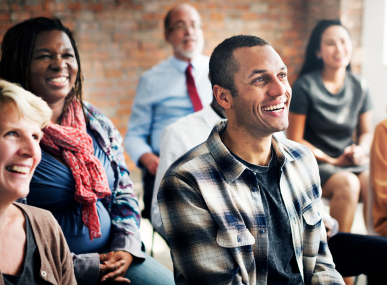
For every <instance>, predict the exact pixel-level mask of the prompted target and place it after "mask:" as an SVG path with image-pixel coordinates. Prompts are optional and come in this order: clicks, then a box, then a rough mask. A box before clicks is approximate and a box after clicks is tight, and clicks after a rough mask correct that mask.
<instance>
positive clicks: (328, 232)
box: [323, 219, 333, 240]
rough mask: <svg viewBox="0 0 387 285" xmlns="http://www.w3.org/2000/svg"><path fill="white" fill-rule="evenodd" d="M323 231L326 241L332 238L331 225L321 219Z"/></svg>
mask: <svg viewBox="0 0 387 285" xmlns="http://www.w3.org/2000/svg"><path fill="white" fill-rule="evenodd" d="M323 221H324V226H325V230H326V231H327V240H329V239H330V238H331V236H332V230H333V225H332V224H331V223H330V222H329V221H328V220H326V219H323Z"/></svg>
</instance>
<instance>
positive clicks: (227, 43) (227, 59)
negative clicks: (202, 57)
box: [210, 35, 271, 97]
mask: <svg viewBox="0 0 387 285" xmlns="http://www.w3.org/2000/svg"><path fill="white" fill-rule="evenodd" d="M265 45H268V46H271V44H270V43H269V42H268V41H266V40H264V39H261V38H259V37H256V36H247V35H239V36H233V37H231V38H228V39H226V40H224V41H223V42H222V43H220V44H219V45H218V46H217V47H216V48H215V49H214V51H213V52H212V55H211V58H210V79H211V85H212V88H214V86H215V84H217V85H219V86H221V87H223V88H226V89H228V90H230V92H231V95H232V96H233V97H235V96H237V95H238V91H237V90H236V87H235V83H234V74H235V73H237V72H238V71H239V63H238V61H237V60H236V59H235V58H234V56H233V53H234V51H235V50H236V49H238V48H244V47H255V46H265Z"/></svg>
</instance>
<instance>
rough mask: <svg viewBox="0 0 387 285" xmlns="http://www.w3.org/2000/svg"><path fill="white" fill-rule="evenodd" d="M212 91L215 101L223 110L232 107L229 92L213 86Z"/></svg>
mask: <svg viewBox="0 0 387 285" xmlns="http://www.w3.org/2000/svg"><path fill="white" fill-rule="evenodd" d="M212 91H213V92H214V96H215V98H216V101H217V102H218V104H219V105H220V106H222V107H223V109H225V110H227V109H230V108H231V107H232V96H231V92H230V90H228V89H226V88H223V87H221V86H219V85H218V84H215V85H214V88H213V89H212Z"/></svg>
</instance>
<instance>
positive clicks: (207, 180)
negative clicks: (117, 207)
mask: <svg viewBox="0 0 387 285" xmlns="http://www.w3.org/2000/svg"><path fill="white" fill-rule="evenodd" d="M210 77H211V83H212V87H213V92H214V96H215V97H216V99H217V101H218V103H219V104H220V105H221V106H222V107H223V108H224V109H225V111H226V114H227V117H228V120H227V121H221V122H220V123H218V124H217V125H216V126H215V127H214V129H213V131H212V133H211V135H210V136H209V138H208V140H207V141H206V142H204V143H203V144H201V145H199V146H197V147H196V148H194V149H192V150H191V151H189V152H187V153H186V154H185V155H183V156H182V157H180V158H179V159H178V160H177V161H175V163H174V164H172V166H171V167H170V168H169V169H168V171H167V172H166V174H165V176H164V178H163V180H162V183H161V186H160V191H159V195H158V201H159V206H160V213H161V217H162V220H163V224H164V228H165V232H166V235H167V238H168V241H169V244H170V247H171V255H172V260H173V264H174V274H175V281H176V284H200V285H204V284H211V285H212V284H217V285H218V284H249V285H252V284H344V282H343V280H342V278H341V276H340V274H339V273H338V272H337V271H336V269H335V267H334V264H333V261H332V257H331V254H330V252H329V249H328V246H327V241H326V232H325V228H324V224H323V222H322V215H323V211H324V209H323V205H322V202H321V200H320V196H321V187H320V178H319V174H318V168H317V163H316V160H315V159H314V156H313V154H312V153H311V152H310V151H309V150H308V149H307V148H306V147H304V146H301V145H300V144H297V143H295V142H292V141H288V140H286V139H283V138H280V137H276V136H275V135H273V133H275V132H278V131H282V130H285V129H286V128H287V126H288V108H289V103H290V99H291V88H290V86H289V83H288V80H287V69H286V66H285V65H284V63H283V62H282V60H281V58H280V56H279V55H278V54H277V53H276V52H275V50H274V49H273V48H272V47H271V45H270V44H269V43H268V42H266V41H265V40H263V39H261V38H258V37H254V36H235V37H232V38H229V39H227V40H225V41H224V42H222V43H221V44H220V45H219V46H218V47H217V48H216V49H215V50H214V52H213V54H212V56H211V59H210Z"/></svg>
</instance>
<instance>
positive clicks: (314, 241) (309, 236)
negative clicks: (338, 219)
mask: <svg viewBox="0 0 387 285" xmlns="http://www.w3.org/2000/svg"><path fill="white" fill-rule="evenodd" d="M302 219H303V224H304V230H303V235H302V236H303V240H304V241H307V243H306V244H305V243H304V247H303V255H304V257H305V256H307V257H309V258H315V257H316V256H317V254H318V251H319V247H320V238H321V225H322V217H321V214H320V212H319V211H318V209H315V208H311V209H310V210H308V211H306V212H305V213H303V214H302Z"/></svg>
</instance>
